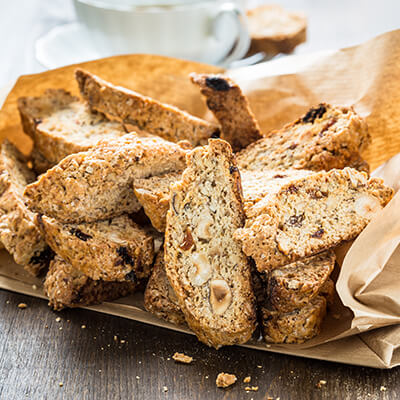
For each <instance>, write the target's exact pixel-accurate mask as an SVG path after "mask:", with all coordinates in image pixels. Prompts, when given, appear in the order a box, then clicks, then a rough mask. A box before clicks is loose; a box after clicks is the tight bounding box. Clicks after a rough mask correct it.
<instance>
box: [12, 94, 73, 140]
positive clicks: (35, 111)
mask: <svg viewBox="0 0 400 400" xmlns="http://www.w3.org/2000/svg"><path fill="white" fill-rule="evenodd" d="M78 100H79V99H78V98H77V97H75V96H72V95H71V93H69V92H67V91H66V90H64V89H47V90H46V91H45V92H44V94H43V96H39V97H20V98H19V99H18V110H19V114H20V117H21V123H22V128H23V129H24V132H25V133H26V134H27V135H29V136H30V137H31V138H34V137H35V132H36V126H37V125H38V124H40V123H41V122H42V120H43V118H46V117H47V116H49V115H50V114H52V113H53V112H54V111H55V110H59V109H62V108H65V107H68V106H69V104H71V103H73V102H76V101H78Z"/></svg>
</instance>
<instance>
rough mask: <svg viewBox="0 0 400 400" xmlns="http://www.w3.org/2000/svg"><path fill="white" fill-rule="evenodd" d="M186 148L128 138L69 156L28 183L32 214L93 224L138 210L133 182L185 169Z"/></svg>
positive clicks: (149, 139) (160, 140)
mask: <svg viewBox="0 0 400 400" xmlns="http://www.w3.org/2000/svg"><path fill="white" fill-rule="evenodd" d="M186 153H187V150H185V149H183V148H182V147H181V146H180V145H179V144H176V143H171V142H167V141H166V140H163V139H161V138H157V137H143V138H142V137H138V136H137V135H136V134H126V135H124V136H122V137H121V138H119V139H113V140H111V139H109V140H103V141H101V142H99V143H98V144H97V146H96V147H93V148H91V149H89V150H88V151H86V152H81V153H77V154H72V155H70V156H68V157H66V158H64V159H63V160H62V161H61V162H60V163H59V164H58V165H56V166H55V167H54V168H52V169H50V170H49V171H47V172H46V173H45V174H43V175H41V176H40V177H39V179H38V181H37V182H35V183H33V184H31V185H29V186H28V187H27V188H26V190H25V196H26V197H27V200H28V202H29V206H30V207H31V209H32V210H34V211H36V212H39V213H41V214H45V215H48V216H50V217H53V218H56V219H58V220H60V221H62V222H70V223H77V222H83V221H85V222H92V221H97V220H100V219H108V218H112V217H115V216H118V215H121V214H124V213H128V214H129V213H133V212H136V211H138V210H139V209H140V204H139V203H138V201H137V199H136V197H135V195H134V193H133V189H132V184H133V181H134V179H137V178H147V177H150V176H155V175H160V174H164V173H167V172H176V171H180V170H182V169H183V168H184V167H185V155H186Z"/></svg>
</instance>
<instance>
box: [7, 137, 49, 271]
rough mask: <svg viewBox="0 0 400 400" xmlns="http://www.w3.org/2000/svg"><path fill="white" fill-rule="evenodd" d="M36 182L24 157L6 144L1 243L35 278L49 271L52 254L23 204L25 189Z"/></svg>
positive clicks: (10, 145)
mask: <svg viewBox="0 0 400 400" xmlns="http://www.w3.org/2000/svg"><path fill="white" fill-rule="evenodd" d="M34 179H35V174H34V173H33V172H32V171H31V170H30V169H29V168H28V167H27V165H26V160H25V158H24V156H23V155H22V154H21V153H20V152H19V151H18V149H17V148H16V147H15V146H14V145H12V144H11V143H10V142H8V141H7V140H5V141H4V142H3V143H2V145H1V150H0V241H1V242H2V243H3V245H4V247H5V248H6V250H7V251H8V252H9V253H10V254H11V255H12V256H13V258H14V260H15V262H16V263H17V264H20V265H23V266H24V267H25V269H26V270H27V271H28V272H30V273H31V274H33V275H38V274H39V272H40V271H41V270H42V269H44V268H46V267H47V266H48V264H49V262H50V259H51V258H52V256H53V254H52V252H51V250H50V249H49V247H48V246H47V244H46V242H45V240H44V238H43V235H42V234H41V232H40V229H39V228H38V226H37V225H36V222H35V214H34V213H33V212H32V211H30V210H29V209H28V208H27V207H26V205H25V203H24V196H23V193H24V189H25V186H26V185H27V184H28V183H30V182H32V181H33V180H34Z"/></svg>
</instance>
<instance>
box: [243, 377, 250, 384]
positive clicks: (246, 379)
mask: <svg viewBox="0 0 400 400" xmlns="http://www.w3.org/2000/svg"><path fill="white" fill-rule="evenodd" d="M250 382H251V376H246V378H244V379H243V383H250Z"/></svg>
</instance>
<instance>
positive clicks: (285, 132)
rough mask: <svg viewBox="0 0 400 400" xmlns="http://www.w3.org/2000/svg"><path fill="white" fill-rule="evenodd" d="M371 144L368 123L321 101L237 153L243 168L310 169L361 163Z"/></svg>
mask: <svg viewBox="0 0 400 400" xmlns="http://www.w3.org/2000/svg"><path fill="white" fill-rule="evenodd" d="M369 143H370V135H369V133H368V128H367V124H366V122H365V121H364V120H363V119H362V118H360V117H359V116H358V115H357V114H356V113H355V112H354V111H353V110H352V109H351V108H347V107H333V106H331V105H329V104H324V103H322V104H319V105H318V106H316V107H313V108H311V109H310V110H309V111H308V112H307V113H306V114H305V115H304V116H302V117H301V118H299V119H298V120H297V121H295V122H293V123H291V124H288V125H286V126H285V127H283V128H282V129H280V130H278V131H274V132H271V133H269V134H268V136H266V137H265V138H262V139H260V140H258V141H257V142H254V143H252V144H250V145H249V146H248V147H246V148H245V149H243V150H242V151H241V152H240V153H238V154H237V162H238V166H239V168H240V170H241V171H242V170H257V171H260V170H264V169H288V168H292V169H308V170H313V171H321V170H326V171H327V170H330V169H334V168H337V169H341V168H344V167H346V166H352V165H356V166H359V167H360V166H362V168H363V170H365V169H366V168H367V164H366V163H365V162H362V158H361V155H360V154H361V153H362V152H363V151H364V149H365V148H366V147H367V146H368V144H369ZM366 172H368V171H366Z"/></svg>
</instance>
